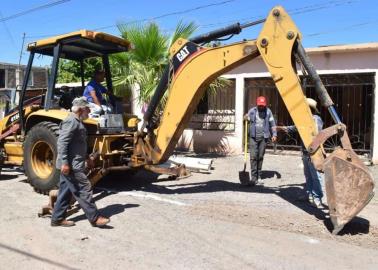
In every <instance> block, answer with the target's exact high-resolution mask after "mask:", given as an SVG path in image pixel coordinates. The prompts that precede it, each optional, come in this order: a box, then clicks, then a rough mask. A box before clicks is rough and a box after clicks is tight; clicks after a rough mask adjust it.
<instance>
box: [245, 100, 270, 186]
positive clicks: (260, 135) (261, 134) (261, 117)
mask: <svg viewBox="0 0 378 270" xmlns="http://www.w3.org/2000/svg"><path fill="white" fill-rule="evenodd" d="M244 119H245V120H248V121H249V154H250V161H251V182H250V185H252V186H253V185H255V184H256V183H259V184H264V181H263V179H262V178H261V169H262V164H263V160H264V154H265V148H266V144H267V142H268V140H269V139H270V138H271V139H272V142H273V143H274V142H276V141H277V131H276V122H275V120H274V117H273V113H272V111H271V110H270V109H269V108H268V107H267V100H266V98H265V97H264V96H259V97H257V99H256V106H255V107H253V108H251V109H250V110H249V111H248V113H247V114H246V115H245V116H244Z"/></svg>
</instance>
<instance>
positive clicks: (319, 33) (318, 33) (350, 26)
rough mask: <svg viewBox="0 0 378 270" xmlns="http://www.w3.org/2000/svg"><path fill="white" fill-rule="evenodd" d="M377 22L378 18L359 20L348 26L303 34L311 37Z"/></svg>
mask: <svg viewBox="0 0 378 270" xmlns="http://www.w3.org/2000/svg"><path fill="white" fill-rule="evenodd" d="M377 23H378V20H373V21H367V22H361V23H357V24H352V25H348V26H345V27H343V28H335V29H333V30H330V31H324V32H316V33H312V34H307V35H305V37H310V38H311V37H317V36H321V35H327V34H332V33H337V32H342V31H348V30H350V29H351V28H360V27H364V26H367V25H371V24H377Z"/></svg>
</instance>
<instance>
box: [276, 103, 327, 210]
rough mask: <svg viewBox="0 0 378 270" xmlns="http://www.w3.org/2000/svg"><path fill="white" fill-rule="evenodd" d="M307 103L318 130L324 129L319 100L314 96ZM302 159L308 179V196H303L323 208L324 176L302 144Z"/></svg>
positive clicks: (286, 129) (290, 130)
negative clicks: (318, 104) (318, 107)
mask: <svg viewBox="0 0 378 270" xmlns="http://www.w3.org/2000/svg"><path fill="white" fill-rule="evenodd" d="M306 101H307V104H308V105H309V107H310V109H311V113H312V117H313V119H314V122H315V125H316V128H317V130H318V132H320V131H321V130H322V129H323V121H322V119H321V118H320V116H319V114H320V113H319V111H318V109H317V107H316V106H317V102H316V101H315V100H314V99H312V98H307V99H306ZM277 130H278V131H280V130H283V131H284V132H286V133H295V132H298V130H297V128H296V127H295V126H278V127H277ZM302 161H303V170H304V176H305V179H306V193H307V194H306V197H305V198H302V199H304V200H306V201H308V202H309V203H310V204H311V205H313V206H314V207H316V208H322V207H323V203H322V198H323V191H322V185H321V182H322V177H321V175H320V173H319V172H318V171H317V170H316V169H315V167H314V165H313V164H312V162H311V157H310V154H309V153H308V152H307V150H306V148H305V147H304V146H303V145H302Z"/></svg>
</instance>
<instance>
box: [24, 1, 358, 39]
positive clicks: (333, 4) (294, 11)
mask: <svg viewBox="0 0 378 270" xmlns="http://www.w3.org/2000/svg"><path fill="white" fill-rule="evenodd" d="M232 1H235V0H230V1H223V2H217V3H211V4H208V5H203V6H198V7H194V8H191V9H187V10H183V11H176V12H171V13H167V14H162V15H158V16H155V17H152V18H149V19H140V20H135V21H129V22H127V23H125V24H133V23H139V22H144V21H149V20H156V19H160V18H163V17H166V16H172V15H173V14H184V13H188V12H191V11H194V10H198V9H202V8H206V7H210V6H214V5H224V4H226V3H228V2H232ZM359 1H360V0H333V1H327V2H325V3H318V4H313V5H307V6H303V7H298V8H293V9H288V10H287V12H288V13H289V14H290V15H292V16H296V15H300V14H304V13H309V12H314V11H318V10H322V9H329V8H333V7H337V6H341V5H347V4H352V3H354V2H359ZM261 18H264V16H263V15H260V16H251V17H245V18H241V19H239V20H228V21H223V22H218V23H210V24H202V25H198V27H199V28H210V27H214V26H220V25H225V24H229V23H235V22H236V21H247V20H251V19H261ZM114 26H117V25H116V24H113V25H108V26H103V27H99V28H95V29H94V30H102V29H106V28H111V27H114ZM173 30H174V29H165V31H166V32H168V31H173ZM55 35H56V34H52V35H34V36H27V37H26V38H27V39H33V38H44V37H50V36H55Z"/></svg>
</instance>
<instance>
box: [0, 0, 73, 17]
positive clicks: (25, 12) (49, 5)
mask: <svg viewBox="0 0 378 270" xmlns="http://www.w3.org/2000/svg"><path fill="white" fill-rule="evenodd" d="M69 1H71V0H58V1H52V2H49V3H46V4H43V5H40V6H37V7H34V8H30V9H27V10H24V11H21V12H18V13H15V14H12V15H9V16H7V17H3V18H1V19H0V22H5V21H9V20H12V19H15V18H18V17H21V16H24V15H26V14H29V13H32V12H35V11H38V10H41V9H46V8H50V7H53V6H56V5H60V4H63V3H66V2H69Z"/></svg>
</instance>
